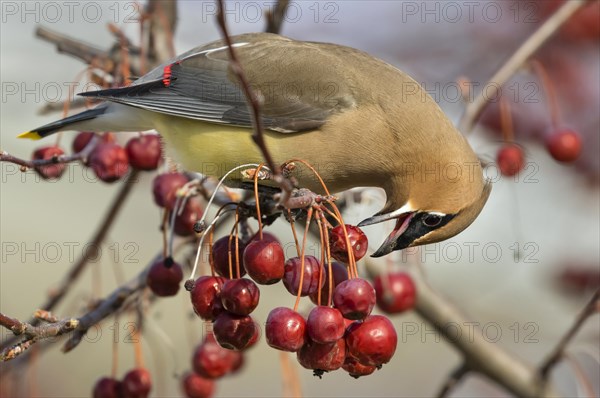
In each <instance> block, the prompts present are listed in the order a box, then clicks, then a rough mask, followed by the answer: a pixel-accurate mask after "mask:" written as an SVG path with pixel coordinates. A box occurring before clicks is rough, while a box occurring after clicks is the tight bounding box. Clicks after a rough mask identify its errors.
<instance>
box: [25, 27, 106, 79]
mask: <svg viewBox="0 0 600 398" xmlns="http://www.w3.org/2000/svg"><path fill="white" fill-rule="evenodd" d="M35 35H36V36H37V37H39V38H40V39H44V40H46V41H49V42H50V43H53V44H55V45H56V50H57V51H58V52H59V53H64V54H68V55H72V56H73V57H75V58H79V59H80V60H82V61H83V62H85V63H86V64H91V63H92V62H94V61H100V63H101V64H102V66H105V67H107V70H112V66H113V61H112V60H111V59H110V56H109V53H108V52H107V51H104V50H101V49H99V48H98V47H94V46H92V45H91V44H87V43H84V42H82V41H80V40H77V39H73V38H71V37H68V36H66V35H63V34H60V33H57V32H54V31H52V30H50V29H47V28H44V27H41V26H40V27H39V28H37V30H36V31H35Z"/></svg>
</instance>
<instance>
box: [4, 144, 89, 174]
mask: <svg viewBox="0 0 600 398" xmlns="http://www.w3.org/2000/svg"><path fill="white" fill-rule="evenodd" d="M98 142H100V138H99V137H98V136H94V137H92V139H91V140H90V142H88V143H87V145H86V146H85V148H83V149H82V150H81V151H80V152H77V153H74V154H72V155H60V156H54V157H51V158H50V159H36V160H25V159H21V158H18V157H16V156H13V155H11V154H9V153H8V152H5V151H2V152H0V162H8V163H14V164H17V165H19V166H21V167H23V168H25V169H32V168H34V167H41V166H48V165H52V164H59V163H60V164H64V163H70V162H75V161H79V160H81V161H85V160H86V159H87V158H88V156H90V154H91V153H92V151H93V150H94V148H96V144H97V143H98ZM23 171H25V170H23Z"/></svg>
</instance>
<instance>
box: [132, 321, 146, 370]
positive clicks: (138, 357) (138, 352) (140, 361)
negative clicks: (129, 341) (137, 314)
mask: <svg viewBox="0 0 600 398" xmlns="http://www.w3.org/2000/svg"><path fill="white" fill-rule="evenodd" d="M138 325H139V324H138ZM138 325H136V328H135V332H134V334H133V349H134V352H135V367H136V368H143V367H144V355H143V352H142V339H141V337H142V334H141V333H140V331H139V329H138V327H137V326H138Z"/></svg>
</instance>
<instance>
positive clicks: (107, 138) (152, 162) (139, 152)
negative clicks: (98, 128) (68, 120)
mask: <svg viewBox="0 0 600 398" xmlns="http://www.w3.org/2000/svg"><path fill="white" fill-rule="evenodd" d="M94 136H95V133H89V132H81V133H79V134H78V135H77V136H76V137H75V139H74V140H73V144H72V149H73V153H79V152H81V151H83V150H84V149H85V147H86V146H87V145H88V144H89V143H90V141H91V140H92V138H93V137H94ZM64 153H65V152H64V151H63V149H62V148H60V147H58V146H54V145H52V146H46V147H42V148H38V149H37V150H35V152H34V153H33V156H32V159H33V160H48V159H56V160H57V163H56V164H50V165H45V166H38V167H36V168H35V170H36V172H37V173H38V174H39V175H40V176H41V177H42V178H44V179H54V178H59V177H60V176H61V175H62V174H63V172H64V171H65V164H64V163H58V157H59V156H61V155H64ZM161 159H162V148H161V144H160V138H159V137H158V136H157V135H154V134H146V135H140V136H138V137H135V138H132V139H130V140H129V141H128V142H127V145H126V146H125V147H124V148H123V147H122V146H121V145H119V144H118V143H116V142H115V138H114V134H112V133H105V134H102V136H101V138H100V140H99V142H98V143H97V144H96V146H95V147H94V148H93V150H92V151H91V153H90V155H89V156H88V158H87V159H85V162H84V165H85V166H89V167H91V168H92V170H93V171H94V174H95V175H96V177H98V179H100V180H101V181H104V182H114V181H117V180H119V179H120V178H121V177H123V176H124V175H125V174H127V172H128V171H129V167H130V166H131V167H133V168H135V169H138V170H155V169H156V168H157V167H158V165H159V163H160V161H161Z"/></svg>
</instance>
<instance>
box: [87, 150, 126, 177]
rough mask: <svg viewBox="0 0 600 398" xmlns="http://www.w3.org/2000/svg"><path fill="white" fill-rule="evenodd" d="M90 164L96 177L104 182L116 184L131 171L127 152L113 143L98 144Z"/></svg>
mask: <svg viewBox="0 0 600 398" xmlns="http://www.w3.org/2000/svg"><path fill="white" fill-rule="evenodd" d="M89 162H90V166H91V168H92V170H94V174H96V177H98V178H99V179H100V180H102V181H104V182H115V181H117V180H118V179H120V178H121V177H123V176H124V175H125V174H127V172H128V171H129V161H128V158H127V152H125V149H123V147H121V146H120V145H117V144H114V143H112V142H109V143H104V142H103V143H100V144H98V146H96V148H94V151H93V152H92V154H91V155H90V159H89Z"/></svg>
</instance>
